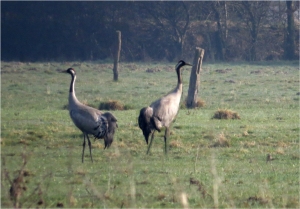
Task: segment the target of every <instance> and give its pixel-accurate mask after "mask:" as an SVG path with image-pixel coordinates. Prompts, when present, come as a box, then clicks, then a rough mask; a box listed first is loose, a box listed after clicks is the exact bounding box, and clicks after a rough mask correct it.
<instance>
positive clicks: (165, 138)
mask: <svg viewBox="0 0 300 209" xmlns="http://www.w3.org/2000/svg"><path fill="white" fill-rule="evenodd" d="M169 136H170V128H169V127H166V130H165V136H164V140H165V154H168V145H167V142H168V138H169Z"/></svg>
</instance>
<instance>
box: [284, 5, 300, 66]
mask: <svg viewBox="0 0 300 209" xmlns="http://www.w3.org/2000/svg"><path fill="white" fill-rule="evenodd" d="M294 3H295V2H293V1H286V14H287V28H286V38H285V47H284V58H285V59H287V60H293V59H296V54H295V23H294V12H295V11H297V9H298V7H299V2H298V4H297V3H296V5H295V4H294Z"/></svg>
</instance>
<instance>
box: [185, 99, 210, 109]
mask: <svg viewBox="0 0 300 209" xmlns="http://www.w3.org/2000/svg"><path fill="white" fill-rule="evenodd" d="M186 100H187V98H185V100H184V102H183V103H181V105H180V108H187V101H186ZM200 107H205V101H204V100H202V99H201V98H199V99H197V101H196V104H195V108H200Z"/></svg>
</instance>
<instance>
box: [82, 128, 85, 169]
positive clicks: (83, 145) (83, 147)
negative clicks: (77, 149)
mask: <svg viewBox="0 0 300 209" xmlns="http://www.w3.org/2000/svg"><path fill="white" fill-rule="evenodd" d="M84 149H85V133H83V144H82V163H83V158H84Z"/></svg>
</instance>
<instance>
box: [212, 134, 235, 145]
mask: <svg viewBox="0 0 300 209" xmlns="http://www.w3.org/2000/svg"><path fill="white" fill-rule="evenodd" d="M229 146H230V143H229V140H228V139H227V138H226V137H225V135H224V133H220V134H219V136H218V138H217V139H216V140H215V143H214V144H213V145H211V146H210V147H229Z"/></svg>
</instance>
